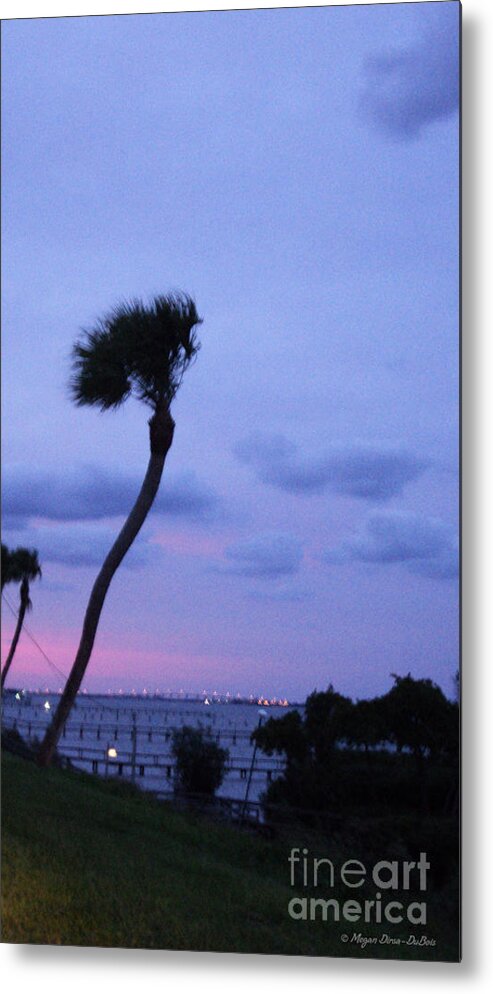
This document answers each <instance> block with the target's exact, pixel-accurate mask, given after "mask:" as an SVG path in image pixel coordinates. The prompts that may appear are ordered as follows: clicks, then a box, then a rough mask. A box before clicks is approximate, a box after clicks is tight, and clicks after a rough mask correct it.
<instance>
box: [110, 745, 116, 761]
mask: <svg viewBox="0 0 493 994" xmlns="http://www.w3.org/2000/svg"><path fill="white" fill-rule="evenodd" d="M108 756H109V758H110V759H116V757H117V756H118V753H117V751H116V749H115V747H114V746H110V748H109V749H108Z"/></svg>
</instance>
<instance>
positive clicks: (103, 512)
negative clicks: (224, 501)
mask: <svg viewBox="0 0 493 994" xmlns="http://www.w3.org/2000/svg"><path fill="white" fill-rule="evenodd" d="M141 484H142V478H141V477H138V476H137V475H135V474H130V473H125V472H118V471H116V470H103V469H101V468H99V467H95V466H85V467H84V468H83V469H81V470H80V471H73V470H72V471H69V472H67V473H61V472H60V473H54V472H47V473H36V474H35V475H34V476H33V475H32V474H31V473H29V471H28V470H26V469H24V468H17V469H10V470H9V469H5V470H4V481H3V515H4V520H5V522H6V523H7V524H11V525H13V526H16V527H18V528H19V527H22V526H25V525H26V523H27V522H28V521H29V520H30V519H32V518H44V519H47V520H51V521H98V520H102V519H104V518H112V517H117V516H120V515H127V514H128V512H129V511H130V509H131V507H132V505H133V503H134V501H135V498H136V497H137V494H138V492H139V490H140V487H141ZM218 507H219V500H218V498H217V497H216V496H215V495H214V494H213V493H212V491H210V490H209V489H208V488H207V487H205V486H204V485H203V484H201V483H200V482H199V481H198V480H197V478H196V477H195V475H194V474H192V473H189V474H186V475H182V476H179V477H175V478H172V479H168V478H167V476H166V473H165V475H164V476H163V481H162V483H161V487H160V489H159V493H158V495H157V497H156V500H155V502H154V505H153V511H154V512H155V513H159V514H166V515H172V516H176V517H183V518H189V519H193V520H201V519H206V520H209V518H210V517H212V516H214V514H215V513H217V511H218Z"/></svg>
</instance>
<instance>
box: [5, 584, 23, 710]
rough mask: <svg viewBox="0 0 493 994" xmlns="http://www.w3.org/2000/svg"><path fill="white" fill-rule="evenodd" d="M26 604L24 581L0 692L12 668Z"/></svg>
mask: <svg viewBox="0 0 493 994" xmlns="http://www.w3.org/2000/svg"><path fill="white" fill-rule="evenodd" d="M28 604H29V584H28V583H27V581H26V580H23V581H22V583H21V595H20V605H19V614H18V616H17V624H16V626H15V632H14V637H13V639H12V644H11V646H10V649H9V654H8V656H7V659H6V660H5V666H4V668H3V670H2V677H1V683H0V686H1V689H2V690H3V686H4V683H5V681H6V679H7V675H8V672H9V669H10V667H11V666H12V660H13V658H14V655H15V650H16V649H17V643H18V641H19V637H20V634H21V631H22V626H23V624H24V616H25V614H26V611H27V607H28Z"/></svg>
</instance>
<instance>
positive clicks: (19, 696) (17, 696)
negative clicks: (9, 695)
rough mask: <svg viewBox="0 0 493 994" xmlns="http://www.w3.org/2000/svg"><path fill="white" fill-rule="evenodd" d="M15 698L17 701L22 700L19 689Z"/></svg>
mask: <svg viewBox="0 0 493 994" xmlns="http://www.w3.org/2000/svg"><path fill="white" fill-rule="evenodd" d="M15 699H16V701H20V699H21V695H20V694H19V691H17V693H16V695H15Z"/></svg>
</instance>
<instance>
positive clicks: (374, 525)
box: [322, 511, 458, 579]
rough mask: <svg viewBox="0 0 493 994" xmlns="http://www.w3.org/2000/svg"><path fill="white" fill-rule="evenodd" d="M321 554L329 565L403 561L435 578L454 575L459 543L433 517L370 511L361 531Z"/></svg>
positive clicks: (450, 531) (451, 533)
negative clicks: (371, 512) (372, 512)
mask: <svg viewBox="0 0 493 994" xmlns="http://www.w3.org/2000/svg"><path fill="white" fill-rule="evenodd" d="M322 558H323V559H324V561H325V562H326V563H329V564H331V565H335V564H339V563H347V562H355V561H359V562H365V563H381V564H389V563H405V564H406V566H407V567H408V568H409V570H410V571H411V572H413V573H418V574H420V575H421V576H428V577H431V578H435V579H453V578H454V577H456V576H457V574H458V547H457V540H456V536H455V534H454V532H453V531H452V529H451V528H449V527H448V526H447V525H445V524H444V523H443V522H442V521H438V520H437V519H435V518H427V517H425V516H422V515H417V514H404V513H398V512H395V511H394V512H391V513H386V514H374V515H372V516H371V517H370V518H369V519H368V521H367V523H366V527H365V530H364V531H363V532H362V533H361V534H360V535H356V536H355V537H354V538H352V539H350V540H348V541H345V542H343V543H342V544H341V545H340V546H338V547H337V548H335V549H333V550H331V551H330V552H327V553H325V554H324V556H323V557H322Z"/></svg>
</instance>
